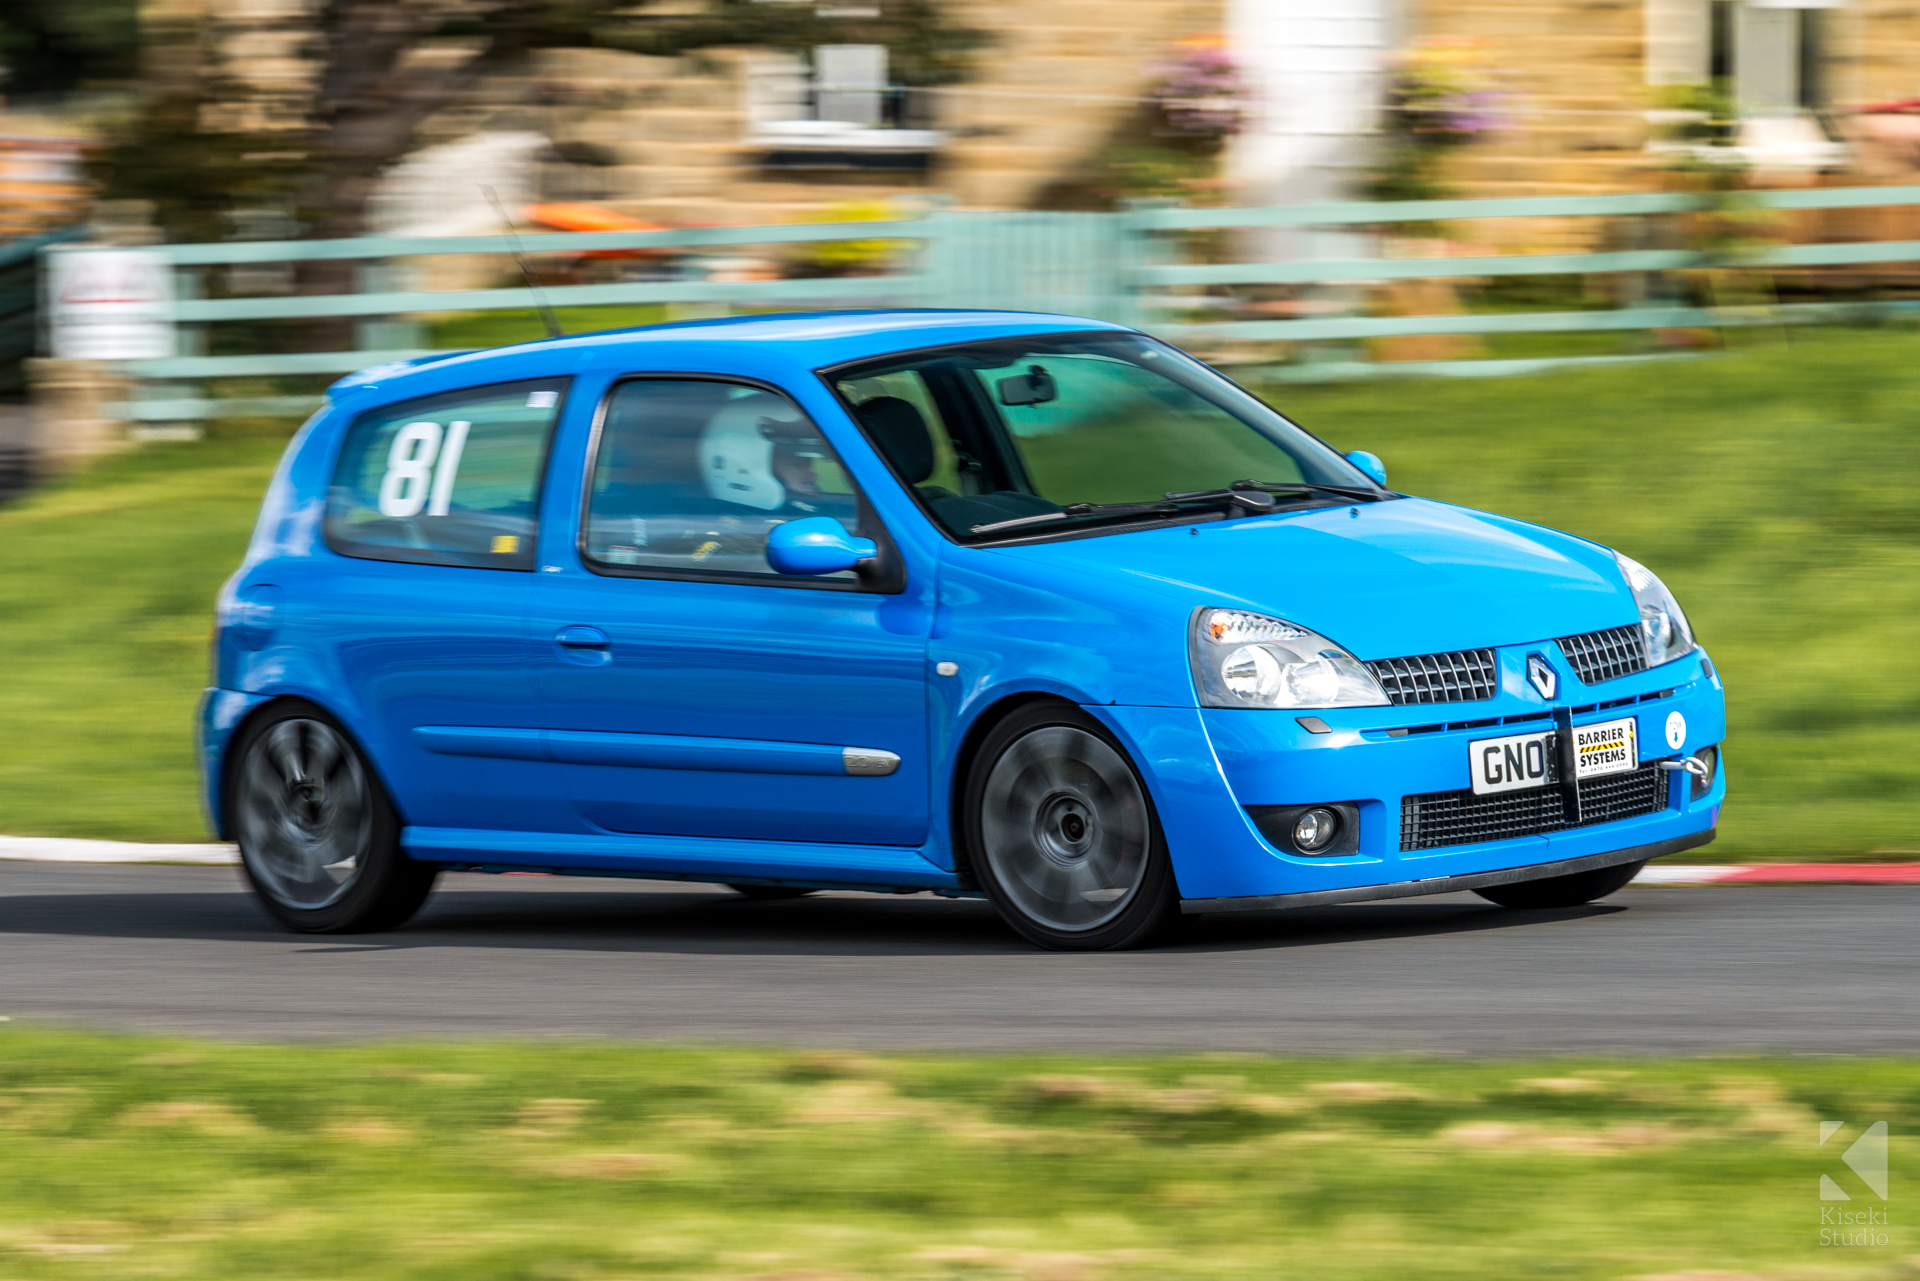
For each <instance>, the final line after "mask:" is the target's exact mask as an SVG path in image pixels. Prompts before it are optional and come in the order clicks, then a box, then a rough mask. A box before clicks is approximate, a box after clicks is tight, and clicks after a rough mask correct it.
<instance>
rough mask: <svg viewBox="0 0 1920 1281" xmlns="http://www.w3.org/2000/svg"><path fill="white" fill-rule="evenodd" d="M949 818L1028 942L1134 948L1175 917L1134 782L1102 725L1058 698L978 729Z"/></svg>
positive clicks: (1160, 848) (1150, 814)
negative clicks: (980, 737)
mask: <svg viewBox="0 0 1920 1281" xmlns="http://www.w3.org/2000/svg"><path fill="white" fill-rule="evenodd" d="M961 824H962V838H963V841H964V845H965V849H966V854H967V859H968V862H969V865H970V866H971V868H972V870H973V873H974V875H975V877H976V878H977V879H978V880H979V882H980V886H981V888H982V889H983V890H985V891H986V894H987V897H988V898H989V899H990V900H992V902H993V905H994V906H995V907H996V908H998V909H999V911H1000V915H1001V917H1002V918H1004V919H1005V920H1006V922H1007V924H1008V925H1010V926H1012V927H1013V928H1014V930H1016V931H1017V932H1018V933H1020V934H1021V935H1022V936H1023V937H1025V938H1026V939H1027V940H1028V941H1029V942H1032V943H1035V944H1037V945H1039V946H1040V947H1044V948H1049V949H1052V950H1055V951H1072V952H1092V951H1107V950H1115V949H1120V948H1130V947H1140V946H1142V945H1143V944H1146V943H1148V942H1149V941H1151V940H1152V939H1153V937H1154V936H1155V935H1156V934H1158V933H1160V932H1161V931H1162V930H1163V929H1164V928H1166V927H1167V925H1168V924H1169V923H1170V922H1171V921H1172V920H1173V919H1174V918H1175V917H1176V916H1177V915H1178V912H1179V906H1180V898H1179V891H1178V889H1177V888H1176V886H1175V884H1174V878H1173V865H1172V862H1171V860H1170V859H1169V858H1168V856H1167V849H1166V841H1165V839H1164V838H1163V837H1162V835H1161V832H1160V821H1159V818H1158V816H1157V815H1156V814H1155V813H1154V809H1153V802H1152V800H1151V798H1150V797H1149V796H1148V795H1147V789H1146V785H1145V784H1144V783H1142V782H1141V780H1140V775H1139V772H1138V771H1137V770H1135V769H1134V767H1133V762H1132V761H1130V760H1128V759H1127V754H1126V751H1125V749H1124V748H1122V747H1121V746H1120V744H1119V743H1118V742H1117V741H1116V740H1115V739H1114V738H1113V736H1112V735H1111V734H1110V733H1108V731H1107V729H1106V727H1105V726H1103V725H1101V724H1100V722H1099V721H1097V720H1095V719H1094V718H1093V717H1091V716H1089V715H1088V714H1087V713H1086V712H1084V711H1082V710H1080V709H1079V708H1077V707H1074V706H1073V705H1071V704H1069V703H1051V702H1050V703H1042V704H1034V705H1030V706H1028V707H1024V708H1021V709H1020V710H1019V711H1016V712H1014V713H1013V714H1012V715H1011V716H1009V717H1007V719H1005V720H1004V721H1001V722H1000V723H999V724H998V725H996V726H994V727H993V729H992V730H991V731H989V732H988V734H987V737H986V740H985V741H984V742H983V743H982V744H981V745H980V751H979V753H978V754H977V755H976V756H975V757H974V762H973V767H972V769H971V770H970V771H969V774H968V777H967V785H966V792H965V798H964V802H963V806H962V813H961Z"/></svg>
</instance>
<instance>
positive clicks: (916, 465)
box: [830, 333, 1388, 541]
mask: <svg viewBox="0 0 1920 1281" xmlns="http://www.w3.org/2000/svg"><path fill="white" fill-rule="evenodd" d="M830 377H831V379H832V382H833V385H834V387H835V389H836V390H837V391H838V392H839V394H840V396H841V397H842V399H843V400H844V401H845V402H846V404H847V405H848V406H849V407H850V408H851V409H852V411H853V416H854V418H855V420H856V421H857V422H858V423H859V424H860V426H861V428H862V429H863V430H864V431H865V432H866V434H867V436H868V438H869V439H870V440H871V441H872V442H873V445H874V447H875V449H877V450H878V451H879V453H880V454H881V456H882V457H883V458H885V459H886V461H887V463H888V465H889V466H891V467H892V468H893V470H894V472H895V474H897V475H898V476H899V477H900V479H901V480H902V481H903V482H905V483H906V484H907V485H908V486H909V487H910V488H911V489H912V490H913V492H914V493H915V495H916V496H917V497H918V498H919V500H920V502H921V505H922V506H923V507H924V508H925V509H926V510H927V511H928V512H929V513H930V514H931V515H932V516H933V517H934V518H935V519H936V520H938V521H939V522H940V523H941V524H942V525H943V526H945V527H946V529H947V530H948V532H949V533H951V534H953V535H954V536H955V537H957V538H962V539H967V540H969V541H971V540H974V539H978V538H988V539H992V538H1008V537H1034V536H1041V535H1053V534H1064V533H1069V532H1079V533H1092V532H1098V531H1099V530H1100V529H1101V528H1102V527H1103V525H1102V522H1107V521H1113V520H1121V519H1124V520H1126V521H1127V523H1128V524H1133V523H1137V522H1138V521H1140V520H1153V519H1162V520H1164V519H1171V518H1176V517H1183V516H1184V517H1187V518H1210V517H1212V516H1213V515H1215V514H1216V513H1218V512H1219V511H1221V510H1222V508H1221V507H1219V506H1217V505H1216V506H1212V507H1209V506H1208V504H1207V502H1206V501H1205V500H1199V501H1197V502H1187V503H1183V504H1179V505H1174V504H1169V503H1168V502H1167V501H1166V500H1167V496H1168V495H1169V494H1174V495H1181V494H1186V493H1191V492H1193V491H1216V490H1225V489H1227V488H1228V487H1229V486H1231V485H1233V484H1234V483H1235V482H1236V481H1252V482H1258V483H1259V484H1260V485H1262V486H1264V487H1270V488H1272V489H1273V490H1275V491H1276V492H1275V495H1274V500H1273V501H1274V503H1275V504H1276V505H1286V504H1291V503H1323V502H1340V501H1347V498H1346V497H1343V496H1342V495H1341V493H1340V492H1338V491H1343V490H1344V491H1351V495H1352V496H1358V497H1379V498H1385V497H1387V496H1388V495H1387V494H1386V493H1385V491H1383V490H1381V489H1380V488H1379V487H1378V486H1376V485H1375V484H1374V483H1373V482H1372V481H1371V480H1369V479H1368V478H1367V477H1366V475H1364V474H1363V473H1362V472H1360V471H1359V470H1358V469H1357V468H1355V467H1354V466H1353V465H1352V464H1351V463H1349V462H1348V461H1347V460H1346V459H1344V458H1342V457H1341V456H1340V455H1339V454H1338V453H1336V452H1335V451H1334V450H1333V449H1331V448H1329V447H1328V446H1327V445H1326V444H1324V443H1322V442H1321V441H1319V440H1317V439H1315V438H1314V437H1312V436H1310V435H1308V434H1307V433H1306V432H1305V431H1302V430H1301V429H1300V428H1298V427H1296V426H1294V425H1293V424H1292V423H1290V422H1288V421H1287V420H1286V419H1285V418H1283V417H1281V416H1280V415H1279V414H1278V413H1276V412H1275V411H1274V410H1273V409H1271V408H1269V407H1268V406H1267V405H1265V404H1264V403H1262V402H1261V401H1260V400H1258V399H1256V398H1255V397H1253V396H1251V395H1249V394H1248V393H1246V392H1244V391H1242V390H1240V389H1239V388H1238V387H1236V386H1234V385H1233V384H1232V383H1230V382H1228V381H1227V380H1226V379H1224V378H1221V377H1220V376H1219V375H1218V374H1215V373H1214V372H1213V371H1212V370H1210V369H1208V368H1207V367H1206V366H1205V365H1202V364H1200V363H1199V362H1198V361H1196V360H1193V359H1192V358H1190V357H1188V356H1185V355H1183V354H1181V353H1180V352H1178V351H1176V350H1174V349H1173V348H1171V347H1168V346H1165V345H1163V344H1161V343H1158V342H1155V341H1153V340H1152V339H1149V338H1143V337H1141V336H1139V335H1137V334H1124V333H1078V334H1048V335H1040V336H1023V337H1018V338H1003V339H992V340H989V341H985V342H977V343H967V344H962V345H957V346H951V347H939V348H934V349H931V350H927V351H920V352H914V353H910V354H907V355H904V356H891V357H887V358H886V359H884V360H879V361H873V362H868V363H865V364H861V365H858V366H850V367H844V368H841V369H836V370H834V371H832V372H831V374H830ZM1283 486H1284V487H1288V488H1284V489H1283V488H1280V487H1283ZM1316 486H1319V487H1331V489H1332V491H1334V492H1329V491H1328V490H1327V489H1325V488H1320V489H1316V488H1314V487H1316ZM1262 501H1265V500H1264V498H1263V499H1262ZM1134 504H1142V505H1145V509H1144V510H1133V509H1132V507H1133V505H1134ZM1116 508H1118V509H1119V510H1116ZM1035 518H1040V519H1035ZM1009 522H1017V523H1013V524H1009Z"/></svg>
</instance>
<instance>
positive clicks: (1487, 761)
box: [1467, 716, 1640, 796]
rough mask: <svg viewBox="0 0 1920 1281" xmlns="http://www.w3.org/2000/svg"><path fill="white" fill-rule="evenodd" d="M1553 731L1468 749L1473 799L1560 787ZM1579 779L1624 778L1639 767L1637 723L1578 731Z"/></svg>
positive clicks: (1623, 721)
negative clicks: (1548, 785) (1494, 794)
mask: <svg viewBox="0 0 1920 1281" xmlns="http://www.w3.org/2000/svg"><path fill="white" fill-rule="evenodd" d="M1554 738H1555V735H1554V731H1552V730H1547V731H1545V732H1544V733H1542V732H1540V731H1535V732H1533V733H1530V734H1510V735H1508V736H1507V737H1505V738H1483V739H1479V740H1477V741H1475V742H1472V743H1469V744H1468V745H1467V766H1468V768H1469V769H1471V770H1472V771H1473V794H1474V795H1475V796H1488V795H1491V794H1492V793H1494V792H1519V791H1524V790H1526V789H1527V788H1530V787H1545V786H1546V785H1547V784H1549V783H1557V782H1559V781H1560V764H1559V759H1558V752H1559V746H1558V744H1557V743H1556V742H1555V741H1554ZM1573 754H1574V777H1575V778H1598V777H1600V776H1601V775H1603V774H1620V773H1624V772H1625V771H1627V770H1631V769H1637V768H1638V767H1639V765H1640V741H1639V738H1638V735H1637V726H1636V722H1635V720H1634V718H1633V717H1631V716H1628V717H1624V718H1622V719H1621V720H1617V721H1603V722H1601V723H1600V724H1598V725H1576V726H1575V727H1574V730H1573Z"/></svg>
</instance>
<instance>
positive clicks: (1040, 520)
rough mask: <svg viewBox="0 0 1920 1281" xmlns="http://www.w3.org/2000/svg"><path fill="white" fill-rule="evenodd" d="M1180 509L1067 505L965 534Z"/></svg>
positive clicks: (1149, 505) (1147, 505) (1154, 505)
mask: <svg viewBox="0 0 1920 1281" xmlns="http://www.w3.org/2000/svg"><path fill="white" fill-rule="evenodd" d="M1179 511H1180V508H1179V507H1178V506H1176V505H1175V504H1174V503H1172V502H1167V501H1161V502H1156V503H1069V504H1068V505H1067V506H1065V507H1062V508H1061V509H1060V510H1059V511H1057V512H1041V513H1040V514H1039V515H1038V516H1021V517H1018V518H1016V519H1014V520H996V521H994V522H993V523H991V524H988V525H975V526H973V527H972V528H971V529H969V530H968V531H967V532H968V533H970V534H991V533H993V532H994V531H995V530H1001V529H1019V528H1021V527H1023V526H1026V525H1044V524H1047V523H1049V522H1051V521H1056V520H1075V519H1078V518H1079V517H1082V516H1144V515H1147V514H1149V513H1151V514H1154V515H1166V516H1172V515H1176V514H1178V512H1179Z"/></svg>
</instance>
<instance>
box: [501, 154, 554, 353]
mask: <svg viewBox="0 0 1920 1281" xmlns="http://www.w3.org/2000/svg"><path fill="white" fill-rule="evenodd" d="M480 190H481V191H483V192H485V193H486V196H487V203H488V204H490V205H492V206H493V211H494V212H495V213H497V214H499V215H500V221H501V222H503V223H505V224H506V225H507V243H508V244H509V245H511V246H512V247H513V261H514V264H515V265H516V266H518V267H519V268H520V279H522V280H524V281H526V282H527V289H528V290H529V291H530V292H531V293H532V294H533V304H534V306H536V307H538V308H539V309H540V319H542V320H544V321H546V322H547V337H549V338H564V337H566V336H567V331H566V330H564V329H562V328H560V317H558V316H556V315H554V314H553V308H552V307H550V306H548V305H547V294H546V291H545V290H544V289H542V288H540V282H539V281H538V280H536V279H535V278H534V275H533V269H532V268H531V267H529V266H527V259H526V255H524V254H522V253H521V252H520V233H519V231H518V229H517V228H515V227H514V225H513V219H511V218H509V217H508V216H507V211H506V209H505V208H504V207H502V205H501V204H500V197H499V196H497V195H495V194H494V192H493V188H492V187H490V186H488V185H486V184H485V183H482V184H481V185H480Z"/></svg>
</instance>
